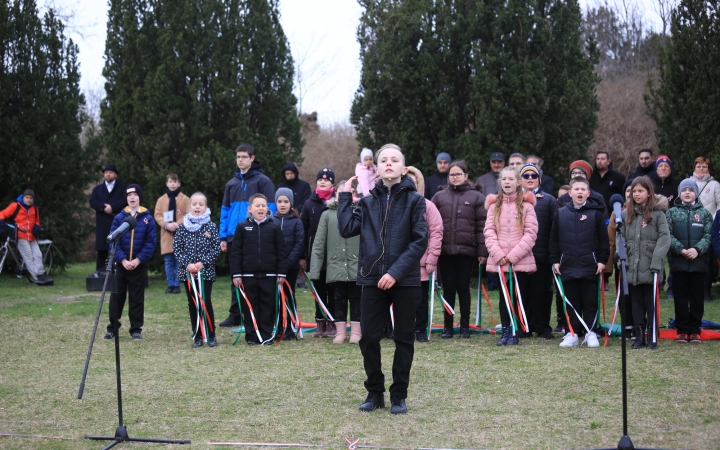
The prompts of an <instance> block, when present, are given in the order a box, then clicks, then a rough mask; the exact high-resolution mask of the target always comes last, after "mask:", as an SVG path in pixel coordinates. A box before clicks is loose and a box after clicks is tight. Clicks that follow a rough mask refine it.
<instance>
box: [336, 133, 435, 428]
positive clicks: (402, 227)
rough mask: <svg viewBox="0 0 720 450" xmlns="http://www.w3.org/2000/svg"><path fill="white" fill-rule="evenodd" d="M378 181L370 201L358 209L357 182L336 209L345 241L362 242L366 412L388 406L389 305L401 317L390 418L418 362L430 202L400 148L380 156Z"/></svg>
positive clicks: (400, 407) (400, 409)
mask: <svg viewBox="0 0 720 450" xmlns="http://www.w3.org/2000/svg"><path fill="white" fill-rule="evenodd" d="M377 164H378V178H380V179H382V183H377V184H376V186H375V188H374V189H373V190H372V191H371V195H368V196H365V197H363V198H362V199H361V200H360V206H359V207H357V208H355V209H353V208H352V193H351V189H352V181H353V180H354V179H355V178H357V177H352V178H350V180H348V182H347V183H346V184H345V185H344V186H342V187H341V189H342V192H340V195H339V206H338V227H339V229H340V235H341V236H342V237H344V238H350V237H353V236H357V235H360V252H359V253H360V254H359V258H358V276H357V284H358V285H361V286H362V287H363V290H362V297H361V299H360V308H361V316H360V317H361V319H360V328H361V329H362V331H363V335H362V338H361V339H360V350H361V351H362V355H363V362H364V365H365V374H366V375H367V380H365V389H367V391H368V396H367V398H366V399H365V401H364V402H363V403H362V404H361V405H360V411H368V412H369V411H374V410H375V409H378V408H383V407H384V406H385V399H384V394H383V393H384V392H385V375H384V374H383V372H382V364H381V359H380V355H381V353H380V339H382V337H383V327H384V324H385V318H386V316H387V311H388V310H389V308H390V305H393V310H394V313H395V330H394V335H393V339H394V341H395V357H394V359H393V367H392V374H393V384H392V385H391V386H390V400H391V403H392V408H391V409H390V412H391V413H392V414H405V413H406V412H407V406H406V405H405V398H407V390H408V385H409V383H410V368H411V366H412V361H413V356H414V352H415V349H414V343H415V333H414V331H415V311H416V310H417V305H418V303H419V302H420V296H421V295H422V294H421V292H420V259H421V258H422V256H423V254H424V253H425V249H426V248H427V238H428V224H427V220H426V219H425V199H424V198H423V196H422V195H420V194H419V193H418V192H417V191H416V188H415V183H413V182H412V180H411V179H410V178H409V177H408V176H407V175H406V174H407V170H408V169H407V167H405V157H404V156H403V154H402V152H401V151H400V147H398V146H397V145H395V144H387V145H385V146H383V147H382V148H380V150H378V152H377Z"/></svg>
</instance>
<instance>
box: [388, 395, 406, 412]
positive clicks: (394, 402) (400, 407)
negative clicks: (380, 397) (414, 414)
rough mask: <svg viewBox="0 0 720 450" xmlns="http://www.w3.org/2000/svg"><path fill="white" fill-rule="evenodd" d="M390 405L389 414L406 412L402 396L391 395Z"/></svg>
mask: <svg viewBox="0 0 720 450" xmlns="http://www.w3.org/2000/svg"><path fill="white" fill-rule="evenodd" d="M390 405H391V406H390V414H407V405H405V399H404V398H400V397H392V398H391V399H390Z"/></svg>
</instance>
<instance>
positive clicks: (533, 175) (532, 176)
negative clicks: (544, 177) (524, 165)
mask: <svg viewBox="0 0 720 450" xmlns="http://www.w3.org/2000/svg"><path fill="white" fill-rule="evenodd" d="M522 177H523V178H525V179H526V180H530V179H533V180H537V177H538V174H536V173H524V174H523V176H522Z"/></svg>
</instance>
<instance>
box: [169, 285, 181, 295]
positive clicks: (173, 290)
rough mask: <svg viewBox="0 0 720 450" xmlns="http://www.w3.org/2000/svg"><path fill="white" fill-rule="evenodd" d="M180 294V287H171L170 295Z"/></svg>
mask: <svg viewBox="0 0 720 450" xmlns="http://www.w3.org/2000/svg"><path fill="white" fill-rule="evenodd" d="M179 293H180V286H173V287H172V292H171V294H179Z"/></svg>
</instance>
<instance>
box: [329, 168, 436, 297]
mask: <svg viewBox="0 0 720 450" xmlns="http://www.w3.org/2000/svg"><path fill="white" fill-rule="evenodd" d="M338 227H339V228H340V235H341V236H343V237H345V238H349V237H353V236H357V235H358V234H359V235H360V255H359V261H358V276H357V284H358V285H360V286H377V284H378V282H379V281H380V278H382V277H383V275H385V274H386V273H387V274H390V276H392V277H393V278H395V280H396V285H397V286H420V259H421V258H422V256H423V254H424V253H425V249H426V247H427V236H428V225H427V221H426V220H425V198H424V197H423V196H422V195H420V194H418V192H417V189H416V188H415V183H413V182H412V180H411V179H410V177H408V176H407V175H404V176H403V177H402V179H401V180H400V182H399V183H396V184H394V185H393V186H391V187H390V188H389V189H388V187H387V186H385V184H384V183H382V182H378V183H376V184H375V188H373V190H372V191H370V195H369V196H367V197H363V198H362V199H360V205H359V206H358V207H357V208H355V209H353V206H352V194H351V193H350V192H341V193H340V195H339V207H338Z"/></svg>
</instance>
